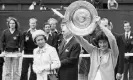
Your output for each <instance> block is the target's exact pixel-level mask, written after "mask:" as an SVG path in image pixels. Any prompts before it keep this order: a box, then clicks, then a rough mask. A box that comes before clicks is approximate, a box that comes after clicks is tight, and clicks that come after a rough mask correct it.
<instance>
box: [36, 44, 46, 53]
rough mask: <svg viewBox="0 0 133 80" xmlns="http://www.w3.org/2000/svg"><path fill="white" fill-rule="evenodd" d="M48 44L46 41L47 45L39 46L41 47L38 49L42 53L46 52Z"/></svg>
mask: <svg viewBox="0 0 133 80" xmlns="http://www.w3.org/2000/svg"><path fill="white" fill-rule="evenodd" d="M47 46H48V44H47V43H45V46H44V47H43V48H39V47H38V51H41V53H44V52H45V51H46V50H47ZM39 53H40V52H39Z"/></svg>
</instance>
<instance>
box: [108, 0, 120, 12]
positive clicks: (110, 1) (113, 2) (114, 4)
mask: <svg viewBox="0 0 133 80" xmlns="http://www.w3.org/2000/svg"><path fill="white" fill-rule="evenodd" d="M107 6H108V9H109V10H111V9H118V3H117V2H116V0H108V3H107Z"/></svg>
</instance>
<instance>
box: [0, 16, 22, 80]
mask: <svg viewBox="0 0 133 80" xmlns="http://www.w3.org/2000/svg"><path fill="white" fill-rule="evenodd" d="M7 26H8V29H6V30H4V31H3V33H2V37H1V46H2V47H1V48H2V54H3V55H4V56H8V55H16V56H18V57H5V58H4V60H5V63H4V71H3V72H4V73H3V74H4V80H18V79H19V55H20V54H19V53H20V44H21V43H20V42H21V32H20V31H19V30H18V28H19V22H18V21H17V19H16V18H14V17H9V18H8V19H7Z"/></svg>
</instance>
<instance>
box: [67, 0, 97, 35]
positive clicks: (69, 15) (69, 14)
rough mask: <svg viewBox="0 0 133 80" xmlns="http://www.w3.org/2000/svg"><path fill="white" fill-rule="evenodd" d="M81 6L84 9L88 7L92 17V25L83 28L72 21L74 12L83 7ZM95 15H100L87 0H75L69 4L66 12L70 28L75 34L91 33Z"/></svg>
mask: <svg viewBox="0 0 133 80" xmlns="http://www.w3.org/2000/svg"><path fill="white" fill-rule="evenodd" d="M81 7H82V8H84V9H87V10H88V11H89V12H90V15H91V18H92V19H91V22H90V25H89V26H88V27H86V28H83V29H82V28H78V27H76V26H75V25H74V24H73V22H72V16H73V14H74V12H75V11H76V10H78V9H81ZM95 16H98V13H97V10H96V8H95V7H94V6H93V5H92V4H91V3H89V2H87V1H75V2H73V3H71V4H70V5H69V6H68V8H67V9H66V12H65V19H66V20H67V21H68V29H69V30H70V31H71V32H72V33H73V34H76V35H80V36H85V35H88V34H90V33H89V32H90V30H91V29H90V28H91V27H90V26H92V22H93V20H94V18H95Z"/></svg>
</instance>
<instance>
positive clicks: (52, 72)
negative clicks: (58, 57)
mask: <svg viewBox="0 0 133 80" xmlns="http://www.w3.org/2000/svg"><path fill="white" fill-rule="evenodd" d="M49 58H50V61H51V63H50V73H51V74H54V71H52V69H51V64H52V59H51V56H50V54H49Z"/></svg>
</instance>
